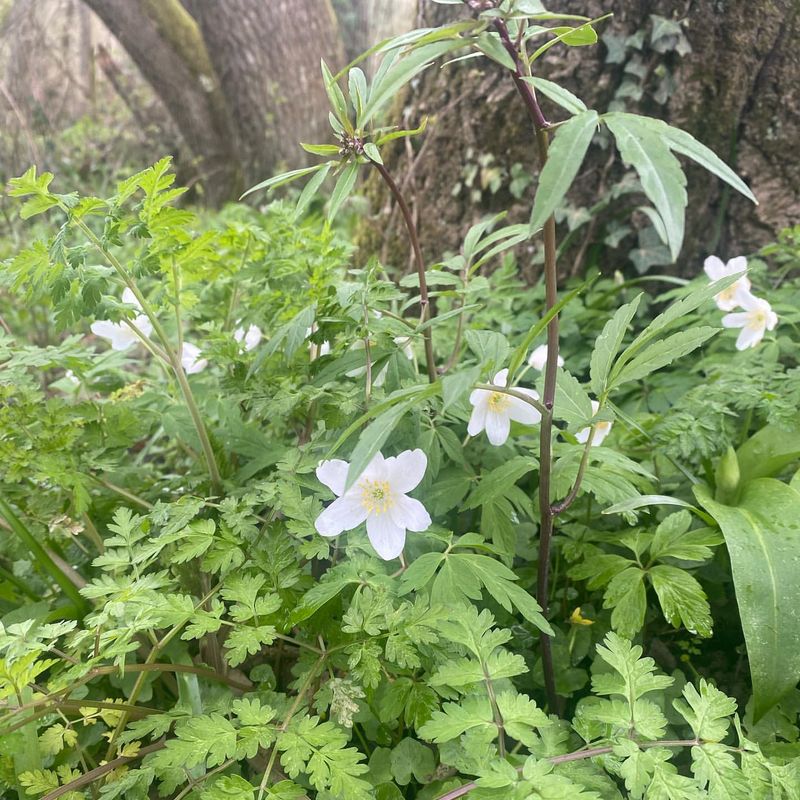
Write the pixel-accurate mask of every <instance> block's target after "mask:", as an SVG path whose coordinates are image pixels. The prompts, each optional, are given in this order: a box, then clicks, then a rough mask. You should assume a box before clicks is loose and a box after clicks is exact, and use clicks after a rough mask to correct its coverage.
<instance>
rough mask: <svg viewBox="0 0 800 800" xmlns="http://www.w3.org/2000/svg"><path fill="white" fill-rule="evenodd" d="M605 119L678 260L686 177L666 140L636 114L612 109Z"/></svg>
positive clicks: (667, 243) (674, 256) (620, 152)
mask: <svg viewBox="0 0 800 800" xmlns="http://www.w3.org/2000/svg"><path fill="white" fill-rule="evenodd" d="M602 119H603V121H604V122H605V123H606V125H607V126H608V128H609V130H610V131H611V132H612V133H613V134H614V139H615V141H616V143H617V149H618V150H619V154H620V155H621V156H622V159H623V161H624V162H625V163H626V164H628V165H629V166H631V167H633V168H634V169H635V170H636V172H637V174H638V176H639V180H640V181H641V184H642V188H643V189H644V193H645V194H646V195H647V197H648V199H649V200H650V202H651V203H652V204H653V205H654V206H655V209H656V211H657V212H658V215H659V216H660V217H661V221H662V222H663V223H664V232H665V233H666V240H665V242H664V243H665V244H666V245H668V246H669V249H670V254H671V256H672V259H673V260H675V259H677V257H678V254H679V253H680V251H681V246H682V245H683V232H684V218H685V209H686V203H687V202H688V199H687V196H686V176H685V175H684V174H683V169H682V168H681V165H680V162H679V161H678V159H677V158H675V156H674V155H673V154H672V152H671V151H670V149H669V147H668V146H667V144H666V143H665V142H664V140H663V139H662V138H661V137H660V136H659V135H658V134H657V133H656V132H655V131H653V129H652V128H651V127H649V126H648V125H647V124H646V123H644V122H642V120H641V118H640V117H639V116H638V115H636V114H627V113H624V112H611V113H608V114H604V115H603V118H602Z"/></svg>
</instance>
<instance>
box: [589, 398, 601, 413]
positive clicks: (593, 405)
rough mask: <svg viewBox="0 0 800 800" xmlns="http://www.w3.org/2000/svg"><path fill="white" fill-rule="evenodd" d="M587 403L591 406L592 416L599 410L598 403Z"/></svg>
mask: <svg viewBox="0 0 800 800" xmlns="http://www.w3.org/2000/svg"><path fill="white" fill-rule="evenodd" d="M589 402H590V403H591V404H592V416H594V415H595V414H596V413H597V412H598V411H599V410H600V403H598V402H597V400H590V401H589Z"/></svg>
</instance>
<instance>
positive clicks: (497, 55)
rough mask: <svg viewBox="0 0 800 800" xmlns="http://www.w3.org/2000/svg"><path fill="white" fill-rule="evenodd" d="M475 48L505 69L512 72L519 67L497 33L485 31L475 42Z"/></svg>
mask: <svg viewBox="0 0 800 800" xmlns="http://www.w3.org/2000/svg"><path fill="white" fill-rule="evenodd" d="M475 46H476V47H477V48H478V50H480V51H481V52H482V53H483V54H484V55H485V56H488V57H489V58H491V59H492V61H496V62H497V63H498V64H500V66H502V67H505V68H506V69H509V70H511V71H512V72H515V71H516V69H517V65H516V64H515V63H514V59H513V58H511V56H510V55H509V53H508V51H507V50H506V49H505V47H503V43H502V42H501V41H500V37H499V36H498V35H497V34H496V33H491V32H489V31H484V32H483V33H480V34H478V39H477V41H476V42H475Z"/></svg>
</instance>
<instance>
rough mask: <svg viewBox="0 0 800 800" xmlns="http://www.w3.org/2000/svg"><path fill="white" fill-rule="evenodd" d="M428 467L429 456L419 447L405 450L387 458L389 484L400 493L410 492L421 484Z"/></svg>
mask: <svg viewBox="0 0 800 800" xmlns="http://www.w3.org/2000/svg"><path fill="white" fill-rule="evenodd" d="M427 468H428V457H427V456H426V455H425V453H424V452H423V451H422V450H420V449H419V448H417V449H416V450H404V451H403V452H402V453H400V454H399V455H398V456H397V457H396V458H387V459H386V470H387V475H388V481H389V486H390V487H391V489H392V491H393V492H397V493H399V494H405V493H406V492H410V491H411V490H412V489H414V488H416V487H417V486H418V485H419V482H420V481H421V480H422V478H423V477H424V476H425V470H426V469H427Z"/></svg>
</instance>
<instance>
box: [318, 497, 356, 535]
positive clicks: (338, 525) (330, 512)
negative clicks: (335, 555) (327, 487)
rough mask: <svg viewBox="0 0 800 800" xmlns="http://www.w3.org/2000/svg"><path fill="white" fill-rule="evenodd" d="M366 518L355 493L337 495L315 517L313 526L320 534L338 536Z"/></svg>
mask: <svg viewBox="0 0 800 800" xmlns="http://www.w3.org/2000/svg"><path fill="white" fill-rule="evenodd" d="M366 518H367V509H366V507H365V506H364V505H363V503H362V502H361V499H360V498H359V496H358V494H357V493H352V492H348V493H347V494H346V495H344V497H338V498H337V499H336V500H334V501H333V502H332V503H331V504H330V505H329V506H328V507H327V508H326V509H324V510H323V512H322V513H321V514H320V515H319V516H318V517H317V519H316V521H315V522H314V527H315V528H316V529H317V533H319V534H321V535H322V536H338V535H339V534H340V533H342V531H351V530H353V528H357V527H358V526H359V525H360V524H361V523H362V522H363V521H364V520H365V519H366Z"/></svg>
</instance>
